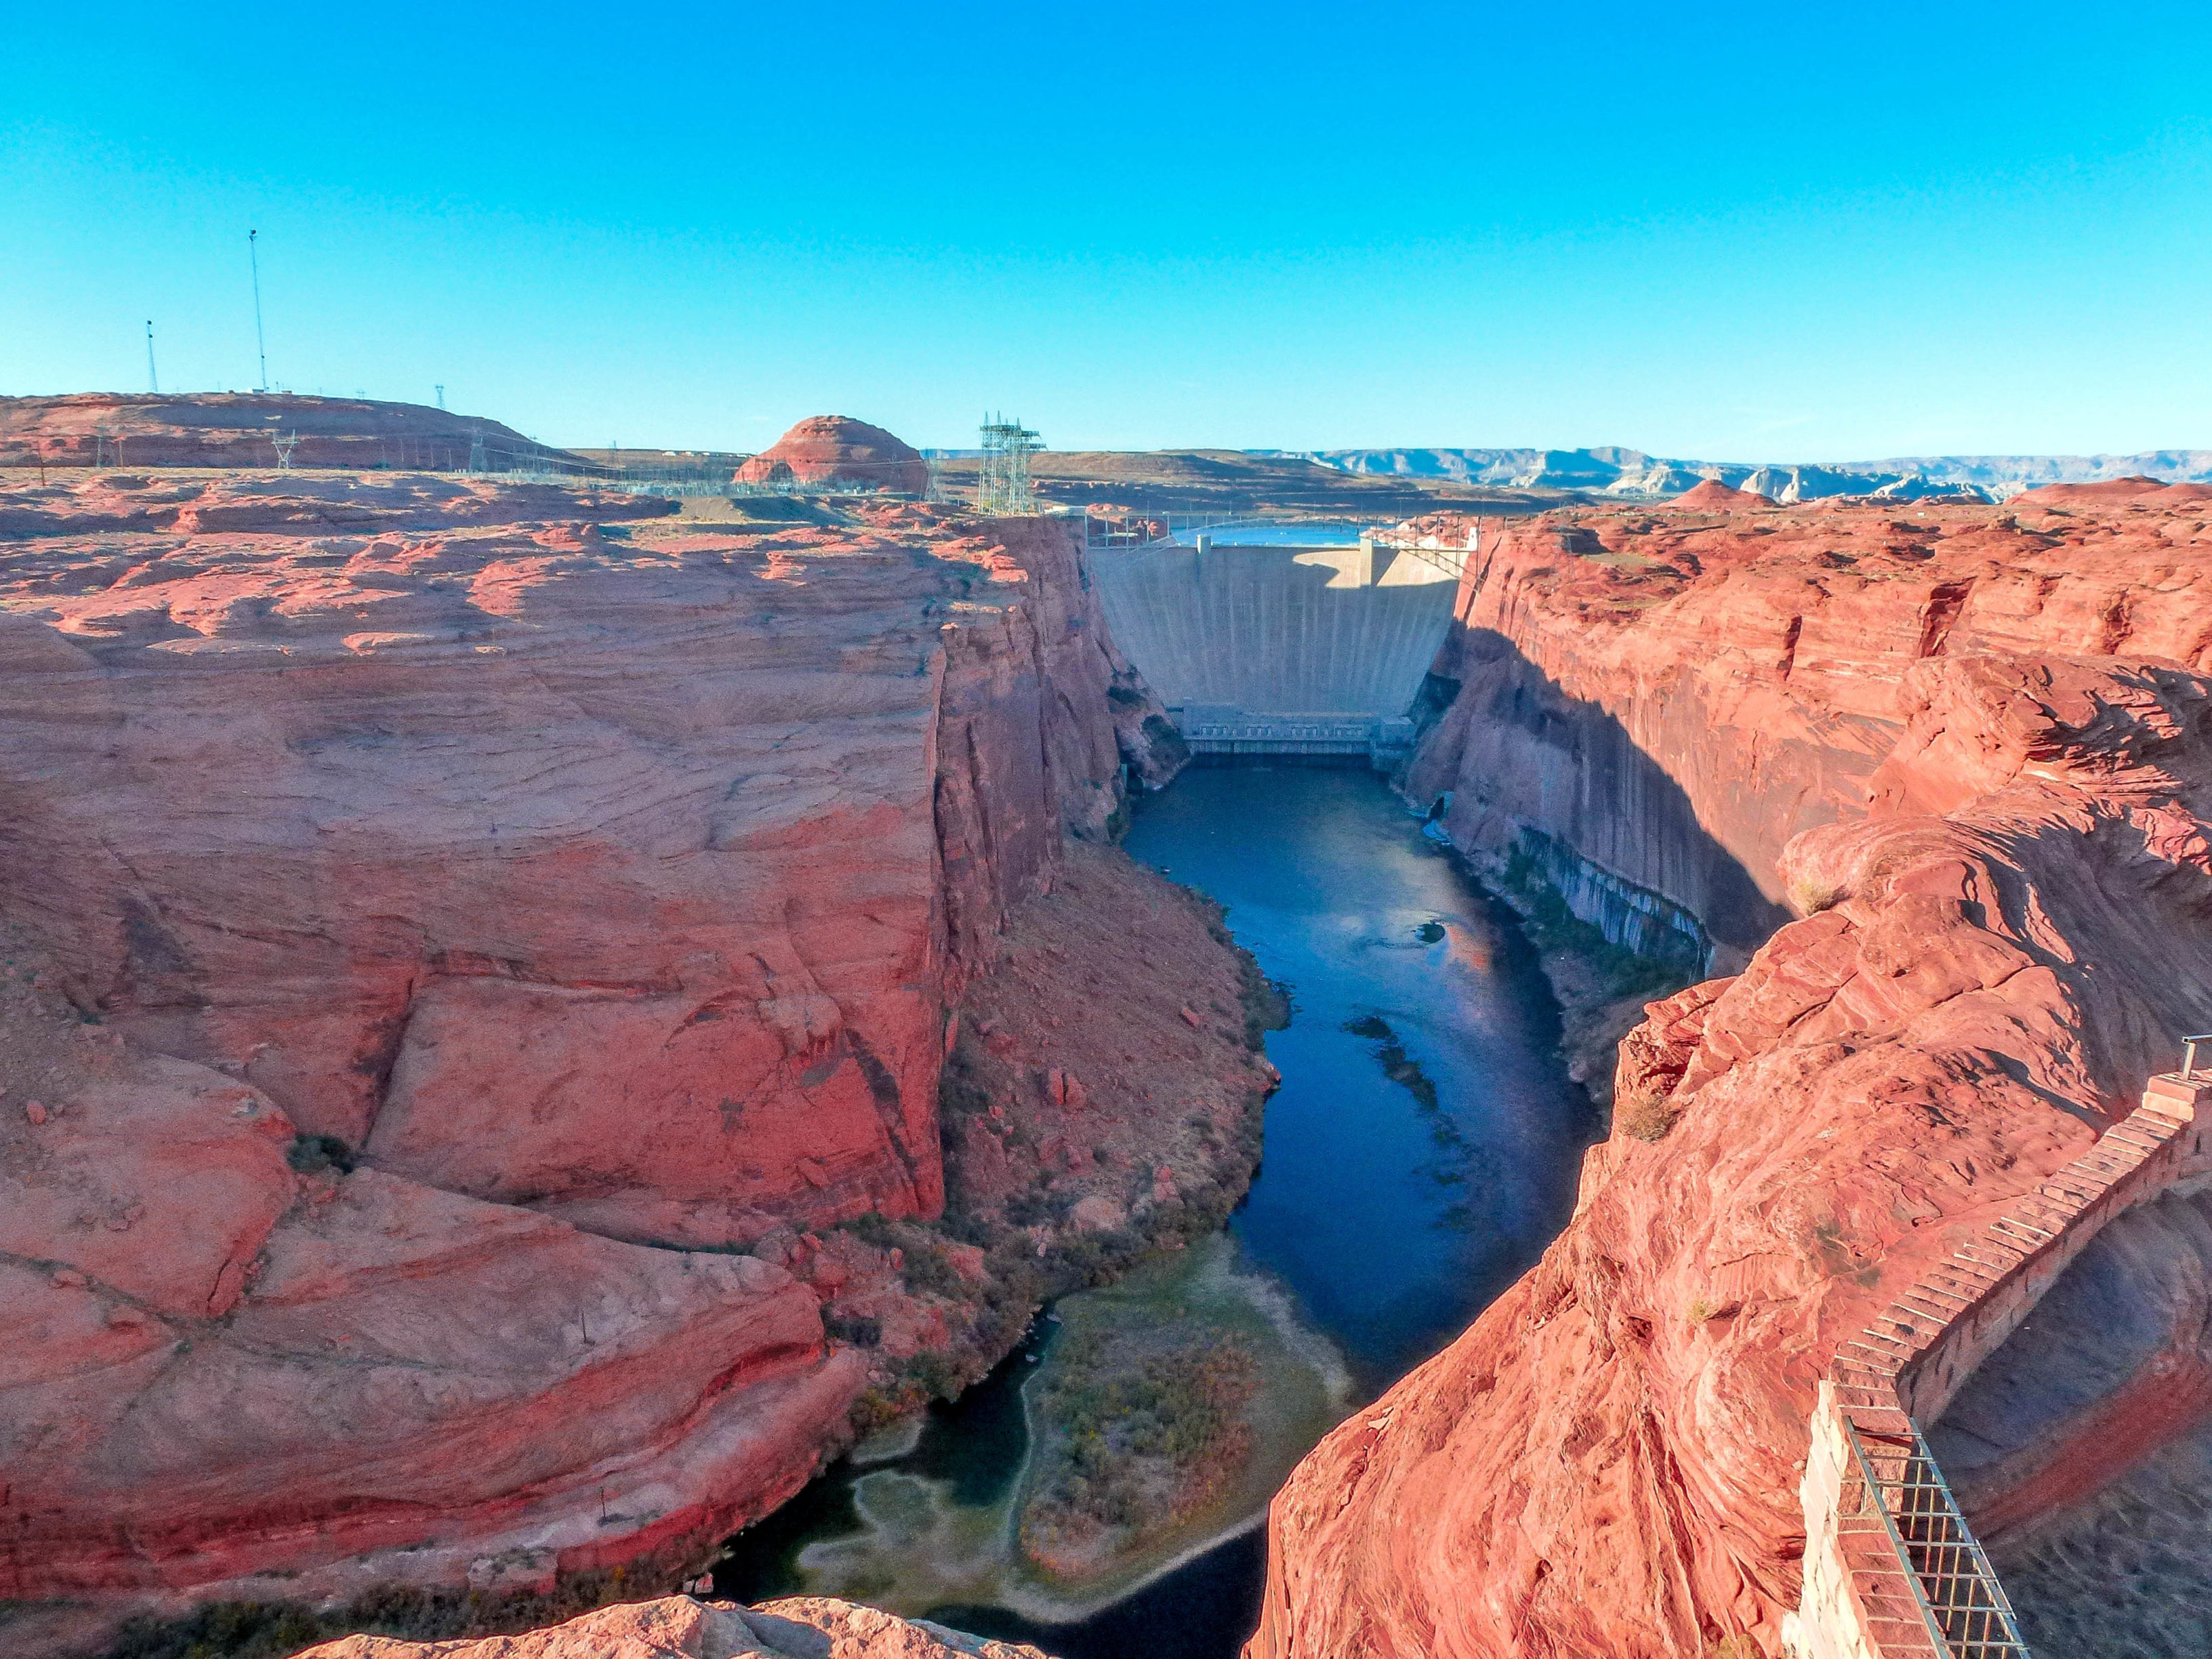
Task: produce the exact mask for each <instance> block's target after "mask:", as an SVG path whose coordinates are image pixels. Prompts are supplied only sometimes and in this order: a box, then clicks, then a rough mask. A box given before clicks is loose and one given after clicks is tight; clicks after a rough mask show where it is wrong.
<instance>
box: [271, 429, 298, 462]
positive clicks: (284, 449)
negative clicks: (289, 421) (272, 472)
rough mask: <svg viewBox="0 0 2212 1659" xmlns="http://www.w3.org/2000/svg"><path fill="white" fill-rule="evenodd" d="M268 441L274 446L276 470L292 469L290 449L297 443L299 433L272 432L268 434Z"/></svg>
mask: <svg viewBox="0 0 2212 1659" xmlns="http://www.w3.org/2000/svg"><path fill="white" fill-rule="evenodd" d="M269 441H270V443H272V444H274V445H276V470H277V471H279V472H289V471H291V470H292V451H293V449H294V448H295V447H297V445H298V444H299V441H300V435H299V434H298V433H296V432H283V433H278V432H272V433H270V435H269Z"/></svg>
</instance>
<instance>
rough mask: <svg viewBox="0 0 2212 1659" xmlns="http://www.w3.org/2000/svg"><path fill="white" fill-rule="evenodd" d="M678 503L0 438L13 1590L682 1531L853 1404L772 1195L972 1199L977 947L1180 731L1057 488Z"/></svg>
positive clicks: (3, 1453) (546, 1546)
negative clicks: (40, 461)
mask: <svg viewBox="0 0 2212 1659" xmlns="http://www.w3.org/2000/svg"><path fill="white" fill-rule="evenodd" d="M671 514H672V507H671V504H670V503H666V502H657V501H639V500H638V499H636V498H633V497H593V496H589V495H572V494H569V493H567V492H562V491H558V490H553V489H530V488H513V487H495V486H492V485H489V484H486V483H459V482H456V481H453V480H447V479H435V478H428V477H390V478H375V477H319V478H314V479H303V478H300V477H284V476H277V477H263V478H252V477H235V476H224V477H214V478H210V477H204V476H203V477H198V478H161V477H144V476H122V475H118V476H111V477H104V478H98V479H90V480H84V481H81V482H78V483H74V484H71V485H70V486H67V487H64V486H61V485H55V486H52V487H35V486H28V485H25V486H19V487H15V488H13V489H8V490H6V491H4V492H0V927H4V929H5V945H6V952H5V954H6V957H7V958H8V974H9V977H8V979H7V981H6V1008H5V1016H6V1018H7V1020H8V1031H7V1036H8V1042H6V1043H5V1044H4V1045H0V1278H4V1283H5V1291H6V1295H7V1297H8V1298H9V1303H10V1314H11V1316H10V1320H9V1328H10V1329H11V1331H13V1332H15V1333H17V1334H18V1335H17V1340H15V1342H14V1343H12V1344H11V1348H10V1352H9V1358H8V1360H7V1362H6V1365H5V1367H4V1369H0V1390H3V1391H4V1396H5V1408H4V1410H0V1463H4V1467H5V1468H6V1471H7V1479H6V1481H5V1483H4V1491H0V1596H8V1597H15V1598H25V1599H30V1598H37V1597H41V1596H54V1595H81V1594H85V1593H95V1592H107V1593H124V1592H146V1593H157V1592H163V1591H168V1590H177V1591H192V1592H198V1593H209V1592H211V1591H212V1590H214V1589H221V1590H222V1592H223V1593H227V1594H245V1595H270V1596H283V1597H287V1598H293V1597H317V1596H325V1595H345V1594H347V1593H349V1592H352V1591H356V1590H359V1589H365V1588H367V1587H368V1586H370V1585H373V1584H376V1583H386V1582H391V1581H392V1580H395V1579H397V1580H404V1581H411V1582H416V1583H459V1582H460V1581H461V1580H463V1579H464V1578H466V1579H467V1580H468V1581H469V1582H470V1583H477V1582H478V1581H479V1580H481V1581H483V1583H485V1584H487V1585H495V1584H500V1583H506V1582H507V1579H508V1578H510V1577H512V1578H513V1580H514V1581H515V1582H517V1583H522V1582H531V1583H535V1582H537V1581H538V1579H540V1578H544V1577H550V1575H551V1574H552V1573H554V1572H555V1571H556V1570H557V1571H570V1570H574V1569H579V1568H585V1567H592V1566H598V1565H606V1564H609V1563H612V1562H617V1561H620V1560H623V1559H629V1558H631V1557H635V1556H636V1555H638V1554H640V1553H655V1554H656V1555H657V1556H658V1557H659V1558H665V1559H676V1558H677V1557H679V1556H681V1555H683V1554H684V1553H685V1552H688V1551H696V1549H698V1548H699V1547H701V1545H702V1542H704V1541H711V1540H713V1539H714V1538H715V1537H718V1536H720V1535H721V1534H726V1532H728V1531H729V1530H732V1529H733V1528H734V1527H735V1525H737V1524H738V1523H739V1522H743V1521H744V1520H747V1519H750V1518H751V1517H752V1516H757V1515H758V1514H759V1513H761V1512H763V1510H765V1509H766V1508H767V1507H769V1506H770V1505H771V1504H774V1503H775V1502H777V1501H780V1500H781V1498H782V1497H783V1496H785V1495H787V1493H788V1492H791V1491H792V1490H793V1489H795V1488H796V1486H798V1485H799V1483H800V1482H801V1481H803V1480H805V1478H806V1476H807V1475H808V1474H811V1471H812V1469H813V1468H814V1465H815V1459H816V1456H817V1452H818V1450H819V1449H821V1448H822V1447H823V1445H824V1444H825V1443H829V1442H830V1441H833V1440H834V1439H835V1437H836V1435H837V1434H838V1433H839V1432H840V1431H842V1425H843V1424H844V1420H845V1417H846V1413H847V1411H848V1407H850V1406H851V1404H852V1402H853V1401H854V1397H855V1396H856V1395H858V1394H859V1392H860V1389H861V1388H862V1387H863V1386H864V1385H865V1384H866V1382H867V1380H868V1374H869V1359H868V1357H867V1356H866V1355H864V1354H862V1353H860V1352H857V1351H856V1350H855V1349H854V1348H853V1347H851V1346H846V1345H845V1344H843V1343H842V1342H829V1341H826V1340H825V1338H824V1334H823V1319H822V1315H821V1313H820V1311H819V1306H818V1304H819V1300H820V1297H821V1296H822V1295H826V1294H827V1293H828V1292H827V1291H822V1290H820V1288H819V1286H817V1285H808V1284H805V1283H802V1282H801V1281H800V1280H799V1279H797V1278H794V1277H793V1273H792V1272H790V1271H787V1267H786V1266H785V1265H781V1264H782V1263H783V1262H784V1261H785V1259H786V1257H787V1254H788V1252H787V1249H785V1248H784V1245H785V1244H787V1243H789V1242H790V1241H792V1240H793V1238H794V1237H795V1236H796V1235H798V1234H803V1233H806V1232H808V1231H809V1230H813V1229H819V1228H822V1227H825V1226H828V1225H832V1224H835V1223H837V1222H840V1221H843V1220H848V1219H850V1218H855V1217H860V1216H865V1215H867V1214H869V1213H871V1212H873V1213H874V1214H876V1215H877V1216H878V1217H882V1218H897V1217H908V1216H920V1217H927V1216H931V1215H933V1214H935V1213H936V1212H938V1211H939V1209H940V1208H941V1206H942V1204H943V1199H944V1190H945V1169H944V1155H943V1151H942V1146H941V1138H940V1134H939V1125H938V1082H939V1067H940V1064H941V1062H942V1060H943V1057H944V1055H945V1051H946V1048H947V1045H948V1041H949V1037H950V1032H949V1030H948V1011H949V1008H950V1006H951V1003H952V1002H953V1001H954V1000H957V997H958V995H959V994H960V992H961V990H962V989H963V986H964V985H965V984H966V982H967V981H969V979H970V978H971V977H973V976H974V975H975V974H977V973H978V972H980V971H981V970H982V969H984V968H985V967H987V965H988V963H989V962H990V961H991V959H992V957H993V951H994V949H995V946H994V940H995V939H996V937H997V934H998V933H999V932H1000V929H1001V928H1002V927H1004V925H1005V922H1006V917H1007V916H1008V915H1009V914H1010V913H1011V912H1012V911H1013V910H1014V909H1015V908H1017V907H1018V906H1019V905H1021V904H1022V903H1024V902H1027V901H1029V900H1031V899H1033V898H1034V897H1035V896H1037V895H1039V894H1041V893H1042V892H1043V891H1044V890H1046V889H1048V887H1049V885H1050V884H1051V882H1052V880H1053V878H1054V872H1055V870H1056V869H1057V867H1058V865H1059V861H1060V857H1061V848H1062V845H1063V838H1064V837H1065V836H1068V835H1070V834H1073V835H1074V836H1086V837H1091V838H1098V837H1102V836H1103V835H1104V834H1105V833H1106V831H1107V829H1108V827H1109V823H1110V821H1111V820H1112V817H1113V816H1114V814H1115V811H1116V810H1117V808H1118V806H1119V804H1120V801H1121V790H1122V784H1123V777H1124V773H1125V769H1127V770H1129V771H1133V772H1134V773H1135V774H1136V775H1140V776H1143V777H1145V778H1146V779H1147V780H1149V781H1162V780H1163V779H1164V777H1165V776H1166V775H1170V773H1171V771H1172V768H1173V765H1174V764H1175V757H1174V756H1172V755H1168V754H1163V753H1159V752H1156V751H1155V750H1153V748H1152V739H1151V738H1150V737H1148V735H1147V729H1148V722H1150V729H1151V730H1152V731H1154V732H1157V731H1158V730H1159V729H1160V727H1161V726H1162V725H1163V724H1164V722H1163V721H1162V720H1161V719H1160V711H1159V706H1158V702H1156V701H1155V700H1153V699H1152V697H1151V696H1150V694H1149V693H1148V692H1147V691H1146V690H1145V689H1144V688H1143V686H1142V684H1141V683H1140V682H1139V680H1138V678H1137V677H1136V676H1135V674H1134V673H1133V671H1131V670H1130V669H1129V668H1128V667H1127V664H1126V663H1125V662H1124V661H1123V660H1122V659H1121V657H1120V656H1119V654H1118V653H1116V652H1115V649H1114V647H1113V646H1112V644H1111V642H1110V641H1109V639H1108V638H1107V636H1106V632H1105V629H1104V626H1103V617H1102V616H1101V614H1100V612H1099V611H1098V608H1097V603H1096V600H1095V599H1094V597H1093V595H1092V594H1091V591H1090V585H1089V581H1088V578H1087V575H1086V574H1085V571H1084V570H1083V568H1082V566H1081V557H1080V554H1079V550H1078V544H1077V542H1076V540H1075V538H1073V536H1071V535H1070V534H1069V533H1068V532H1066V530H1065V529H1064V528H1062V527H1061V526H1058V525H1056V524H1054V523H1053V522H1051V521H1048V520H1007V521H976V520H951V519H949V518H947V517H945V515H943V514H940V513H937V512H935V511H933V510H932V509H927V508H921V507H908V508H904V509H900V508H891V507H884V508H881V509H874V510H872V511H870V512H867V513H860V514H857V515H855V517H854V519H853V520H851V521H850V522H848V524H845V525H843V526H839V527H836V528H832V529H813V528H805V527H800V528H790V529H782V530H777V531H774V532H770V533H752V534H744V533H739V532H734V531H731V530H726V529H725V530H715V529H703V528H701V527H699V526H696V525H693V524H691V523H690V522H689V521H687V520H682V519H679V518H677V517H674V516H671ZM1224 959H1225V960H1226V959H1227V957H1226V952H1224ZM1229 971H1230V972H1231V977H1232V979H1233V977H1234V971H1235V970H1234V968H1233V965H1232V966H1231V969H1230V970H1229ZM1163 994H1167V992H1166V991H1163ZM1172 1001H1173V998H1172V996H1170V1003H1172ZM1237 1047H1238V1050H1239V1053H1240V1054H1241V1052H1242V1045H1241V1043H1240V1044H1238V1045H1237ZM1239 1063H1240V1064H1241V1063H1242V1062H1241V1061H1240V1062H1239ZM771 1234H774V1235H775V1237H776V1238H777V1239H778V1240H779V1241H781V1243H779V1245H778V1247H777V1248H776V1249H774V1250H773V1251H770V1252H769V1253H768V1254H769V1255H770V1256H771V1257H772V1258H773V1259H756V1258H755V1257H753V1256H745V1255H736V1254H732V1253H733V1252H736V1251H738V1250H742V1249H746V1248H748V1247H750V1246H752V1245H754V1244H755V1243H757V1242H759V1241H761V1240H763V1238H764V1237H768V1236H769V1235H771ZM799 1254H800V1255H804V1251H803V1250H802V1251H801V1252H799ZM896 1255H897V1253H896V1252H892V1253H891V1257H890V1260H891V1262H892V1265H893V1266H894V1267H896Z"/></svg>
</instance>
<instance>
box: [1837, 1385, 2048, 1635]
mask: <svg viewBox="0 0 2212 1659" xmlns="http://www.w3.org/2000/svg"><path fill="white" fill-rule="evenodd" d="M1904 1422H1905V1427H1904V1429H1903V1430H1902V1431H1887V1430H1883V1431H1876V1430H1870V1429H1869V1430H1863V1429H1861V1428H1860V1427H1859V1426H1858V1425H1857V1424H1856V1423H1853V1422H1852V1421H1851V1420H1850V1417H1849V1416H1848V1415H1846V1416H1845V1418H1844V1435H1845V1436H1846V1437H1847V1438H1848V1439H1849V1440H1850V1448H1851V1456H1852V1458H1853V1460H1854V1462H1856V1463H1857V1467H1858V1473H1859V1479H1860V1480H1862V1481H1863V1482H1864V1483H1865V1486H1866V1492H1867V1494H1868V1509H1869V1510H1870V1511H1871V1513H1872V1514H1873V1515H1875V1516H1878V1517H1879V1518H1880V1521H1881V1526H1882V1528H1883V1529H1884V1530H1885V1531H1886V1532H1887V1534H1888V1535H1889V1542H1890V1545H1891V1547H1893V1549H1894V1550H1895V1551H1896V1553H1897V1558H1898V1559H1899V1561H1901V1562H1903V1563H1904V1564H1905V1566H1906V1567H1908V1568H1909V1569H1910V1570H1911V1571H1909V1573H1906V1574H1901V1575H1900V1577H1905V1580H1906V1582H1907V1583H1909V1584H1910V1585H1911V1592H1912V1599H1913V1601H1914V1602H1915V1604H1916V1605H1917V1608H1918V1611H1919V1613H1920V1615H1921V1618H1922V1619H1923V1620H1924V1621H1925V1623H1926V1625H1927V1627H1928V1634H1929V1638H1930V1639H1931V1640H1932V1641H1933V1642H1934V1643H1935V1646H1936V1652H1938V1653H1939V1654H1945V1655H1948V1656H1950V1659H2028V1651H2027V1643H2025V1642H2023V1641H2022V1640H2021V1635H2020V1624H2019V1621H2018V1620H2016V1619H2015V1617H2014V1614H2013V1610H2012V1602H2011V1601H2010V1600H2009V1599H2008V1597H2007V1596H2006V1595H2005V1593H2004V1586H2003V1585H2002V1584H2001V1583H1998V1582H1997V1576H1996V1571H1995V1569H1993V1568H1992V1567H1991V1566H1990V1561H1989V1557H1988V1556H1986V1555H1984V1553H1982V1547H1981V1546H1980V1545H1979V1544H1978V1543H1977V1542H1976V1541H1975V1540H1974V1534H1973V1533H1972V1531H1971V1530H1970V1529H1969V1528H1968V1527H1967V1525H1966V1517H1965V1516H1962V1515H1960V1513H1959V1505H1958V1504H1957V1502H1956V1500H1955V1499H1954V1498H1952V1496H1951V1488H1950V1486H1948V1484H1947V1483H1946V1482H1945V1480H1944V1479H1943V1472H1942V1470H1941V1469H1939V1468H1936V1459H1935V1457H1934V1456H1933V1455H1931V1454H1930V1453H1929V1449H1928V1443H1927V1441H1926V1440H1925V1439H1923V1437H1922V1436H1921V1433H1920V1428H1919V1425H1917V1424H1916V1423H1914V1422H1913V1421H1912V1419H1910V1418H1905V1419H1904Z"/></svg>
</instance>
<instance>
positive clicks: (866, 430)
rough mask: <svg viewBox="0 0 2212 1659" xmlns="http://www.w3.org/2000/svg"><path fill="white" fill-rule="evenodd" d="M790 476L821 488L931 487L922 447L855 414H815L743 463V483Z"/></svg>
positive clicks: (907, 491) (905, 491)
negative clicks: (858, 419) (860, 418)
mask: <svg viewBox="0 0 2212 1659" xmlns="http://www.w3.org/2000/svg"><path fill="white" fill-rule="evenodd" d="M783 479H790V480H793V481H795V482H797V483H803V484H812V485H814V486H816V487H817V488H820V489H882V490H888V491H890V492H892V493H894V494H896V495H927V493H928V491H929V463H928V462H927V461H925V460H924V459H922V458H921V451H919V450H917V449H915V448H914V447H911V446H910V445H908V444H906V443H904V442H902V441H900V440H899V439H897V438H895V437H893V436H892V435H890V433H888V432H886V431H884V429H883V428H881V427H879V426H870V425H869V424H868V423H867V422H866V421H856V420H854V418H853V417H852V416H849V415H813V416H808V417H807V418H806V419H805V420H803V421H801V422H799V424H798V425H797V426H795V427H793V428H791V430H790V431H788V432H787V433H785V434H784V435H783V436H781V438H779V439H777V440H776V441H775V443H773V444H771V445H770V446H769V447H768V448H766V449H764V450H763V451H762V452H761V453H759V454H757V455H756V456H754V457H753V458H752V459H750V460H749V461H747V462H746V463H745V464H744V465H743V466H741V467H739V468H738V483H777V482H779V481H780V480H783Z"/></svg>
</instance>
